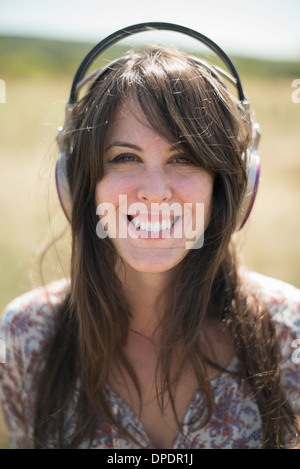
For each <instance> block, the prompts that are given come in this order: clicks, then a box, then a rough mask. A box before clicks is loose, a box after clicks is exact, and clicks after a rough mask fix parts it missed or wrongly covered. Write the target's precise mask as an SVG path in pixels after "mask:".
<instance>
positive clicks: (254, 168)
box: [236, 149, 260, 231]
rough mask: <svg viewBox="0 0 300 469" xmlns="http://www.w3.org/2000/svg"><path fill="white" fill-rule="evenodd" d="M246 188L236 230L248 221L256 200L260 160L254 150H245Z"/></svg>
mask: <svg viewBox="0 0 300 469" xmlns="http://www.w3.org/2000/svg"><path fill="white" fill-rule="evenodd" d="M247 153H248V155H247V160H248V161H247V181H248V182H247V188H246V191H245V194H244V197H243V200H242V202H241V205H240V209H239V213H238V215H237V224H236V230H237V231H239V230H241V229H242V228H243V226H244V225H245V223H246V221H247V220H248V218H249V216H250V213H251V210H252V208H253V205H254V201H255V198H256V194H257V190H258V184H259V178H260V158H259V156H258V154H257V151H256V149H255V150H253V151H252V152H250V150H247Z"/></svg>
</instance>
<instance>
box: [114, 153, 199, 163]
mask: <svg viewBox="0 0 300 469" xmlns="http://www.w3.org/2000/svg"><path fill="white" fill-rule="evenodd" d="M180 159H181V160H184V161H185V162H184V163H183V162H181V163H180V162H179V161H178V160H180ZM140 161H141V160H140V158H139V157H137V156H136V155H132V154H130V153H122V154H120V155H118V156H116V157H115V158H113V159H112V160H111V161H110V163H115V164H118V163H124V164H128V163H135V162H140ZM171 163H175V164H176V163H177V164H179V165H180V166H189V165H192V164H193V162H192V161H191V160H189V159H188V158H186V157H185V156H182V155H178V156H175V157H173V158H172V159H171Z"/></svg>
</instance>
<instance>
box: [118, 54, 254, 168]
mask: <svg viewBox="0 0 300 469" xmlns="http://www.w3.org/2000/svg"><path fill="white" fill-rule="evenodd" d="M118 88H119V89H118V92H119V95H121V96H123V98H125V97H126V96H129V95H132V96H136V98H137V101H138V103H139V105H140V107H141V109H142V111H143V113H144V115H145V117H146V119H147V120H148V122H149V125H150V126H151V127H152V128H153V130H155V131H156V132H157V133H158V134H159V135H161V136H162V137H164V138H165V139H167V140H168V141H170V142H171V143H177V144H180V145H182V146H183V147H184V149H185V151H186V152H188V154H189V157H190V158H191V160H192V161H193V162H194V164H195V165H199V166H201V167H204V168H205V169H206V170H207V171H209V172H211V173H215V174H216V173H219V172H223V173H224V171H225V172H226V170H227V171H229V172H232V171H233V167H232V165H231V163H232V162H233V164H234V165H235V164H236V163H237V158H238V159H239V160H240V156H241V154H242V153H243V151H245V150H246V148H247V145H248V141H249V135H250V129H249V125H247V122H246V120H245V119H241V110H240V109H238V106H237V103H236V102H235V101H234V99H233V98H232V96H231V95H230V93H229V92H228V91H227V89H226V87H225V84H223V85H222V86H220V82H219V80H218V79H217V78H216V77H214V76H213V75H212V74H211V72H210V71H209V69H206V68H205V67H204V66H203V65H199V64H198V63H197V62H196V61H193V60H192V59H191V58H189V57H187V56H185V55H184V54H181V53H176V55H175V54H174V51H173V50H169V49H163V50H162V49H161V48H160V49H159V50H157V49H155V48H151V49H149V50H147V53H145V52H143V54H141V55H140V56H139V55H138V54H137V53H136V54H133V55H132V57H131V60H129V61H128V62H127V64H126V68H125V70H123V73H122V77H121V80H120V82H119V85H118ZM242 117H243V116H242ZM234 155H235V156H234Z"/></svg>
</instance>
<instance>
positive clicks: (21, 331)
mask: <svg viewBox="0 0 300 469" xmlns="http://www.w3.org/2000/svg"><path fill="white" fill-rule="evenodd" d="M68 288H69V282H68V280H66V279H63V280H59V281H56V282H52V283H51V284H49V285H47V286H44V287H39V288H36V289H34V290H32V291H30V292H28V293H24V294H23V295H21V296H19V297H18V298H16V299H15V300H13V301H12V302H11V303H9V305H8V306H7V307H6V308H5V310H4V312H3V313H2V316H1V323H0V341H1V344H2V345H3V347H2V351H3V352H4V353H2V355H3V357H2V359H1V364H0V400H1V404H2V410H3V413H4V417H5V420H6V425H7V430H8V436H9V440H10V445H11V447H12V448H31V445H32V438H31V432H32V419H33V411H32V409H33V396H32V379H33V375H34V373H33V370H34V366H35V363H36V360H35V359H36V358H37V357H39V358H40V357H42V353H41V351H42V350H43V348H44V346H45V345H46V343H47V342H48V339H49V338H50V337H51V335H52V334H53V332H54V321H55V314H56V311H57V308H56V307H57V306H58V305H59V304H61V303H62V302H63V301H64V299H65V298H66V295H67V292H68ZM3 349H4V350H3Z"/></svg>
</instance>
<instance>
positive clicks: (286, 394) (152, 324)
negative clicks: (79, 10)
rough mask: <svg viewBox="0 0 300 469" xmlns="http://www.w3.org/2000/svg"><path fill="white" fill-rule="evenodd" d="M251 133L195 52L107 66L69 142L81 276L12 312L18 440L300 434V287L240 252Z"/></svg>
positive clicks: (60, 442)
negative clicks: (250, 263)
mask: <svg viewBox="0 0 300 469" xmlns="http://www.w3.org/2000/svg"><path fill="white" fill-rule="evenodd" d="M251 136H252V127H251V122H249V120H248V119H247V118H246V116H245V113H244V110H243V109H242V108H241V107H240V106H239V105H237V103H236V100H235V99H234V98H233V97H232V96H231V94H230V93H229V92H228V90H227V89H226V88H225V87H224V85H223V82H222V80H221V79H220V77H219V76H218V75H217V74H214V73H211V70H210V69H209V68H207V67H206V66H205V65H201V64H200V63H199V62H197V61H196V60H194V59H192V58H190V57H187V56H185V55H184V54H183V53H181V52H178V51H175V50H172V49H164V48H149V49H148V50H147V51H143V52H140V53H139V52H135V53H131V54H129V55H128V56H127V57H124V58H123V59H121V60H118V61H117V62H116V63H115V64H113V65H112V66H111V67H109V68H108V69H107V70H106V72H105V75H104V76H103V75H101V76H100V77H99V76H98V75H97V74H96V75H93V77H92V79H91V83H90V86H89V89H88V90H87V92H86V93H85V95H84V96H83V97H82V99H81V100H79V102H78V103H77V104H76V105H75V106H74V108H73V109H72V112H71V115H70V117H69V119H68V122H67V125H66V128H65V129H64V132H63V134H62V137H61V138H62V142H63V143H62V145H63V146H64V148H66V149H67V150H66V151H67V170H68V180H69V184H70V190H71V201H72V212H71V214H70V222H71V230H72V259H71V280H70V282H69V281H67V280H62V281H59V282H56V283H54V284H51V285H49V286H48V287H47V288H46V289H39V290H35V291H33V292H30V293H29V294H27V295H25V296H23V297H21V298H20V299H17V300H15V302H13V303H12V304H11V305H10V306H9V307H8V308H7V311H6V313H5V314H4V318H3V331H2V335H3V337H5V340H6V348H7V359H6V364H5V365H3V366H2V370H3V373H2V377H1V381H2V382H1V386H2V387H1V395H2V403H3V409H4V412H5V416H6V420H7V424H8V431H9V435H10V438H11V441H12V445H13V446H15V447H35V448H45V447H50V448H84V447H91V448H173V449H178V448H260V447H264V448H281V447H286V446H288V447H289V446H295V445H296V444H297V437H298V431H299V426H298V423H297V415H298V416H299V412H300V402H299V399H300V396H299V376H300V370H299V365H297V363H296V361H295V360H293V359H292V357H293V356H292V354H293V352H294V351H295V349H294V348H293V344H294V343H295V342H294V341H295V339H296V338H297V334H298V337H299V333H300V332H299V329H300V324H299V316H298V313H299V305H300V294H299V291H298V290H297V289H296V288H294V287H292V286H289V285H286V284H284V283H282V282H279V281H275V280H272V279H268V278H265V277H263V276H260V275H257V274H249V273H246V272H242V271H241V269H239V268H238V264H237V260H236V257H235V250H234V243H233V233H234V232H235V229H236V224H237V217H238V213H239V208H240V204H241V201H242V198H243V195H244V192H245V188H246V180H247V174H246V161H245V158H244V156H243V155H245V153H246V151H247V147H248V146H249V144H250V141H251ZM120 197H121V198H120ZM124 201H125V202H126V203H124ZM162 204H164V205H162ZM173 204H174V205H173ZM197 204H198V205H197ZM172 205H173V207H175V209H174V210H169V211H168V210H167V208H168V207H171V206H172ZM198 206H200V208H202V209H203V210H202V211H200V215H201V216H199V217H198V215H197V207H198ZM161 208H164V210H160V209H161ZM185 208H187V209H188V210H187V211H185V210H184V209H185ZM176 210H177V211H176ZM150 215H151V216H150ZM124 227H125V228H124ZM124 229H125V231H124ZM180 229H181V231H180ZM122 230H123V231H122ZM177 230H179V231H177ZM178 233H179V234H178ZM192 235H194V237H193V236H192ZM199 240H201V242H200V243H199ZM191 241H192V244H187V243H191ZM193 243H194V244H193ZM187 246H189V248H187Z"/></svg>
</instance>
